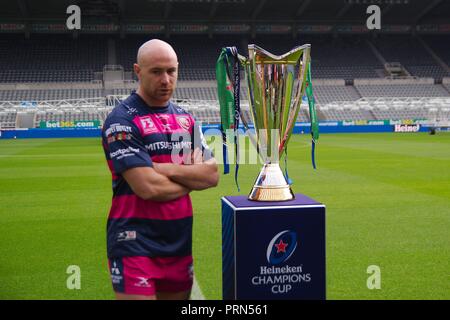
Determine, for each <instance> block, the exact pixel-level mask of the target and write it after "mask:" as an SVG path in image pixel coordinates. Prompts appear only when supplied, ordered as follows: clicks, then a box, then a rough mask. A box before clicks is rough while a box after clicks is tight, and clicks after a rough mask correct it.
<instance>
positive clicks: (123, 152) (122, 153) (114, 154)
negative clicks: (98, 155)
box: [109, 147, 140, 160]
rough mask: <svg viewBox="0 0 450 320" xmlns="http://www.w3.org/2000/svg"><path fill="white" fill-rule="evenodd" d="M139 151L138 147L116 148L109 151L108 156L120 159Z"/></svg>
mask: <svg viewBox="0 0 450 320" xmlns="http://www.w3.org/2000/svg"><path fill="white" fill-rule="evenodd" d="M139 152H140V150H139V148H133V147H128V148H123V149H118V150H116V151H114V152H110V153H109V156H110V157H111V159H114V158H117V160H120V159H122V158H125V157H131V156H135V155H136V153H139Z"/></svg>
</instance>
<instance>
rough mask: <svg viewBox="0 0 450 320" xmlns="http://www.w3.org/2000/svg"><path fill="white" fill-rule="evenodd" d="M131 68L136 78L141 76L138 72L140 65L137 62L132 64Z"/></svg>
mask: <svg viewBox="0 0 450 320" xmlns="http://www.w3.org/2000/svg"><path fill="white" fill-rule="evenodd" d="M133 70H134V73H135V74H136V76H137V77H138V79H139V80H140V79H141V77H140V75H139V73H140V72H141V67H140V66H139V65H138V64H137V63H135V64H133Z"/></svg>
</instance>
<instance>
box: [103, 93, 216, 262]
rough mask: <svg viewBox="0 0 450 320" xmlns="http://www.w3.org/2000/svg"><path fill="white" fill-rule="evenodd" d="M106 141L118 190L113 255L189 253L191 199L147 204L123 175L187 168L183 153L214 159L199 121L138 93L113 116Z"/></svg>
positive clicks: (110, 228) (111, 220) (111, 223)
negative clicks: (168, 166) (157, 166)
mask: <svg viewBox="0 0 450 320" xmlns="http://www.w3.org/2000/svg"><path fill="white" fill-rule="evenodd" d="M102 140H103V148H104V151H105V156H106V160H107V162H108V166H109V169H110V170H111V174H112V188H113V198H112V205H111V209H110V212H109V217H108V224H107V248H108V257H109V258H115V257H123V256H148V257H173V256H186V255H190V254H191V250H192V203H191V198H190V196H189V195H185V196H183V197H181V198H178V199H176V200H172V201H167V202H157V201H152V200H143V199H141V198H139V197H138V196H137V195H136V194H134V193H133V191H132V190H131V188H130V186H129V185H128V183H127V182H126V181H125V179H124V178H123V177H122V175H121V174H122V172H124V171H125V170H127V169H130V168H134V167H152V166H153V162H159V163H167V162H171V163H179V164H183V155H184V154H188V152H190V151H191V150H194V147H200V148H202V150H204V155H205V159H208V158H210V157H212V153H211V152H210V151H209V149H207V145H206V143H205V141H204V138H203V135H202V133H201V128H200V126H199V125H198V124H197V123H196V122H195V119H194V118H193V117H192V116H191V115H190V114H189V113H188V112H186V111H185V110H183V109H182V108H180V107H178V106H176V105H175V104H173V103H171V102H170V103H169V104H168V106H167V107H149V106H148V105H147V104H146V103H145V101H144V100H143V99H142V98H141V97H140V96H139V95H138V94H136V93H135V92H133V93H132V94H131V95H130V96H129V97H128V98H127V99H125V100H124V101H123V102H122V103H121V104H120V105H118V106H116V107H115V108H114V109H113V110H112V112H111V113H110V114H109V115H108V117H107V119H106V120H105V123H104V125H103V130H102Z"/></svg>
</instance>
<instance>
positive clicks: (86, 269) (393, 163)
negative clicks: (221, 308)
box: [0, 133, 450, 299]
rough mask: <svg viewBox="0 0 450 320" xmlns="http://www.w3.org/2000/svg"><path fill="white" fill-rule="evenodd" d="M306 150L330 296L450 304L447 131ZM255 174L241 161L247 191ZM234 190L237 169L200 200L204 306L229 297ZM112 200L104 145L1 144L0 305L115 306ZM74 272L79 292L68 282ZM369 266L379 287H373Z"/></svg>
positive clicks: (293, 168)
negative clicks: (320, 216)
mask: <svg viewBox="0 0 450 320" xmlns="http://www.w3.org/2000/svg"><path fill="white" fill-rule="evenodd" d="M209 140H211V138H209ZM215 140H216V142H217V141H219V139H215ZM309 155H310V144H309V136H307V135H296V136H293V137H292V139H291V141H290V143H289V175H290V177H291V178H293V180H294V185H293V189H294V192H299V193H304V194H306V195H308V196H310V197H312V198H314V199H316V200H318V201H320V202H323V203H325V204H326V206H327V298H328V299H450V134H448V133H439V134H437V135H435V136H431V135H428V134H426V133H419V134H393V133H386V134H336V135H332V134H323V135H322V136H321V138H320V141H319V144H318V147H317V166H318V168H317V170H313V169H312V167H311V163H310V158H309ZM231 168H232V169H233V168H234V166H231ZM259 169H260V165H241V168H240V175H239V181H240V184H241V193H240V194H246V193H247V192H248V191H249V190H250V188H251V185H252V183H253V181H254V179H255V178H256V175H257V173H258V171H259ZM232 172H233V171H232ZM237 194H239V193H238V192H237V190H236V187H235V184H234V175H233V174H231V175H227V176H223V175H222V176H221V181H220V184H219V186H218V187H217V188H215V189H212V190H207V191H202V192H193V193H192V199H193V205H194V258H195V272H196V278H197V281H198V283H199V286H200V288H201V290H202V292H203V294H204V295H205V297H206V298H207V299H220V298H221V290H222V288H221V282H222V274H221V210H220V197H221V196H224V195H237ZM110 199H111V180H110V174H109V171H108V169H107V166H106V162H105V159H104V155H103V151H102V148H101V144H100V139H97V138H83V139H74V138H68V139H27V140H0V299H113V298H114V295H113V292H112V288H111V284H110V280H109V276H108V271H107V260H106V243H105V241H106V218H107V214H108V210H109V206H110ZM250 232H251V231H250ZM254 232H258V231H257V230H254ZM70 265H76V266H79V267H80V270H81V288H80V289H79V290H69V289H68V288H67V286H66V281H67V279H68V277H69V276H70V275H69V274H67V273H66V271H67V268H68V267H69V266H70ZM370 265H377V266H379V267H380V269H381V289H374V290H369V289H368V288H367V285H366V282H367V278H368V277H369V276H370V274H368V273H367V268H368V266H370Z"/></svg>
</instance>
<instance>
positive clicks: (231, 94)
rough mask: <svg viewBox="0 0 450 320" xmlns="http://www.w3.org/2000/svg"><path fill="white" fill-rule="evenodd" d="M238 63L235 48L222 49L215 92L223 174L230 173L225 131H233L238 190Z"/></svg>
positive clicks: (217, 68) (217, 65) (217, 67)
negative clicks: (219, 123)
mask: <svg viewBox="0 0 450 320" xmlns="http://www.w3.org/2000/svg"><path fill="white" fill-rule="evenodd" d="M239 73H240V63H239V60H238V53H237V49H236V47H226V48H222V50H221V52H220V55H219V58H218V59H217V63H216V78H217V90H218V96H219V104H220V119H221V127H220V130H221V132H222V140H223V145H222V151H223V162H224V165H223V170H224V172H223V173H224V174H228V173H229V172H230V166H229V161H228V159H229V157H228V147H227V130H230V129H231V130H234V144H235V155H236V159H235V160H236V167H235V168H236V169H235V175H234V179H235V182H236V186H237V188H238V190H239V191H240V188H239V183H238V180H237V177H238V172H239V139H238V130H239V113H240V102H239V91H240V75H239Z"/></svg>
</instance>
